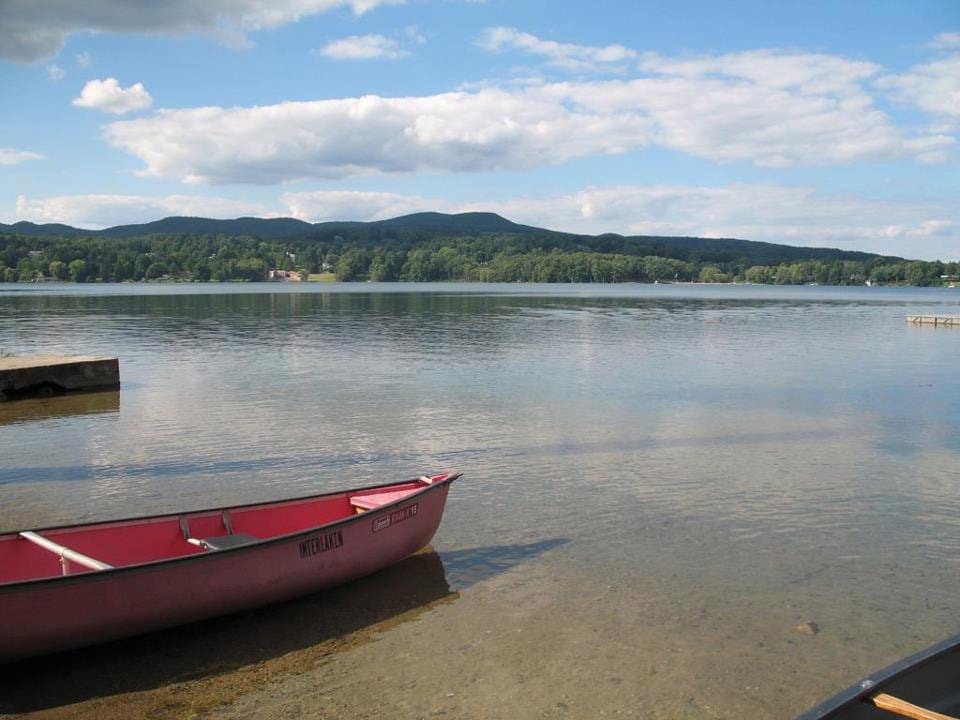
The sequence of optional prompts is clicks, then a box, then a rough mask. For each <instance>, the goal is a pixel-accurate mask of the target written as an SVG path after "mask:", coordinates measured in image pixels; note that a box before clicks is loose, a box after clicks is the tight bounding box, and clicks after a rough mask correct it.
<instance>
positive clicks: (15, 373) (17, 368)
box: [0, 355, 120, 402]
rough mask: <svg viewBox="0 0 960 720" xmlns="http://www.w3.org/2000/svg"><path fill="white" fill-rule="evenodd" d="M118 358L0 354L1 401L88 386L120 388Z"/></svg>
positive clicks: (64, 391)
mask: <svg viewBox="0 0 960 720" xmlns="http://www.w3.org/2000/svg"><path fill="white" fill-rule="evenodd" d="M119 389H120V361H119V360H118V359H117V358H109V357H90V356H84V355H78V356H61V355H34V356H32V357H5V358H0V402H2V401H4V400H17V399H19V398H24V397H36V396H44V395H58V394H62V393H70V392H79V391H89V390H119Z"/></svg>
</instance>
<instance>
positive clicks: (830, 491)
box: [0, 284, 960, 718]
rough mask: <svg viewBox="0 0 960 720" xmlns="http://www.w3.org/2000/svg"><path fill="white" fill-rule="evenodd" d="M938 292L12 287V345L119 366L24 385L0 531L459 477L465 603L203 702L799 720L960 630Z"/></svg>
mask: <svg viewBox="0 0 960 720" xmlns="http://www.w3.org/2000/svg"><path fill="white" fill-rule="evenodd" d="M915 312H923V313H936V312H940V313H950V314H958V313H960V291H950V290H945V289H929V290H923V289H902V290H901V289H876V288H873V289H847V288H815V287H801V288H775V287H744V286H739V287H733V286H729V287H726V286H645V285H614V286H610V285H607V286H526V285H525V286H515V285H508V286H489V285H430V286H418V285H388V284H385V285H373V286H372V285H314V284H311V285H292V284H291V285H285V286H277V285H250V286H237V285H214V286H209V285H188V286H187V285H178V286H155V285H154V286H135V285H117V286H99V285H90V286H75V285H64V286H22V285H0V349H2V350H5V351H7V352H16V353H18V354H29V353H40V352H43V353H72V354H113V355H118V356H119V357H120V358H121V374H122V380H123V389H122V391H121V392H120V393H119V396H118V395H117V394H110V393H108V394H105V395H99V394H98V395H97V396H93V395H91V396H78V397H74V398H50V399H45V400H36V401H23V402H18V403H7V404H5V405H0V453H2V456H0V527H10V528H12V527H26V526H34V527H35V526H42V525H50V524H56V523H61V522H63V523H66V522H74V521H87V520H92V519H98V518H109V517H117V516H128V515H137V514H153V513H158V512H162V511H165V510H179V509H184V508H187V507H205V506H215V505H222V504H238V503H241V502H251V501H256V500H261V499H273V498H276V497H280V496H295V495H298V494H303V493H305V492H312V491H320V490H324V489H328V488H331V489H332V488H337V487H343V486H345V485H346V486H356V485H361V484H364V483H367V482H379V481H385V480H388V479H393V478H404V477H408V476H412V475H416V474H419V473H420V472H424V471H439V470H443V469H448V468H456V469H459V470H461V471H463V472H464V473H465V477H464V479H463V480H462V481H459V482H458V483H457V484H456V486H455V488H454V489H453V491H452V493H451V496H450V502H449V505H448V509H447V513H446V516H445V519H444V523H443V525H442V526H441V529H440V531H439V533H438V534H437V537H436V538H435V541H434V547H435V549H436V550H437V551H438V557H439V559H440V565H441V572H442V574H443V577H444V578H445V579H444V582H446V583H448V584H449V589H450V591H451V592H452V593H455V594H456V593H459V594H456V595H455V597H454V598H453V599H450V598H447V599H446V600H445V601H444V602H440V603H433V601H432V600H428V601H425V604H424V607H423V608H421V610H422V612H417V613H414V614H413V615H414V616H413V617H410V618H409V619H410V622H397V623H388V624H386V625H382V620H383V618H382V617H381V616H382V615H383V613H382V612H381V613H380V614H379V615H374V616H371V618H370V624H371V627H373V626H376V628H378V629H377V630H376V633H377V634H376V638H375V639H376V641H375V642H370V643H356V644H350V643H347V644H346V645H343V646H342V647H341V646H337V647H336V648H333V649H331V650H330V651H329V652H327V653H325V654H323V655H322V658H323V659H322V660H318V656H317V654H316V653H314V654H313V655H305V656H304V659H303V662H302V663H299V664H297V663H295V664H293V665H292V666H290V664H289V663H287V664H284V665H282V666H281V665H279V664H277V663H278V662H279V661H278V658H279V657H281V656H283V657H287V656H288V655H289V653H290V652H294V653H305V652H306V650H305V649H304V648H303V647H300V646H299V645H298V646H297V647H295V648H293V649H289V648H288V649H286V650H284V651H283V652H280V651H277V652H273V651H265V654H263V655H262V656H258V657H257V658H256V660H250V661H249V662H248V663H247V664H246V665H244V664H243V663H240V664H239V665H238V664H237V663H233V664H231V665H229V666H225V667H224V668H221V669H219V670H217V671H216V672H199V671H196V668H194V669H193V670H194V671H196V672H199V677H200V679H196V677H195V675H191V677H194V680H192V681H191V682H192V683H193V685H190V687H192V688H193V689H194V690H197V687H201V686H204V683H209V682H212V680H210V679H209V678H210V677H212V676H213V675H216V676H217V677H218V678H220V680H221V681H222V679H223V677H227V678H229V677H231V676H232V674H236V675H237V682H238V683H240V682H246V680H243V678H245V677H246V676H245V675H243V672H246V671H245V670H243V669H242V668H244V667H247V665H251V664H256V663H259V664H261V665H263V667H266V668H270V667H274V666H275V670H276V671H275V672H272V674H271V673H267V675H265V676H264V678H265V679H264V681H263V682H262V683H260V684H256V683H254V684H252V685H250V686H249V687H245V688H243V692H239V691H238V692H237V693H234V695H231V700H230V703H229V705H228V706H227V707H225V708H220V709H217V708H213V707H210V706H207V705H203V706H202V713H201V714H210V713H213V714H216V713H222V714H224V716H225V717H237V716H241V717H260V716H266V717H287V716H295V713H297V712H302V713H303V714H305V715H311V714H312V715H321V716H327V717H344V718H346V717H431V716H434V715H437V714H440V713H445V714H446V716H447V717H503V718H518V717H531V718H534V717H600V716H602V715H611V716H614V715H617V714H620V715H622V716H635V717H664V718H668V717H673V718H676V717H691V718H692V717H697V718H703V717H742V716H744V715H745V714H749V715H752V716H753V717H791V716H792V715H794V714H796V713H798V712H800V711H801V710H803V709H805V707H807V706H809V705H812V704H813V703H814V702H816V701H817V700H819V699H820V698H821V697H822V696H823V695H826V694H830V693H831V692H832V691H833V690H835V689H839V688H840V687H841V686H843V685H845V684H848V683H850V682H852V681H853V680H855V679H857V677H858V676H861V675H864V674H866V673H867V672H869V671H870V670H872V669H875V668H876V667H878V666H881V665H884V664H886V663H887V662H889V661H892V660H893V659H896V658H898V657H900V656H902V655H904V654H906V653H908V652H910V651H913V650H916V649H919V648H921V647H923V646H924V645H926V644H929V643H931V642H933V641H936V640H939V639H941V638H943V637H945V636H947V635H950V634H953V633H956V632H960V614H958V610H960V601H958V600H957V598H960V574H958V572H957V570H958V559H960V432H958V430H960V384H958V383H957V380H956V378H957V367H958V364H960V360H958V358H960V331H957V330H952V329H944V328H936V329H935V328H931V327H911V326H908V325H907V324H906V323H905V322H904V316H905V315H907V314H910V313H915ZM379 587H380V590H378V592H381V593H382V592H384V590H383V585H382V583H381V585H380V586H379ZM361 591H362V588H361V589H360V590H356V592H361ZM398 592H401V590H398ZM445 597H446V596H445ZM264 612H268V613H269V611H264ZM276 612H282V611H276ZM403 612H405V613H407V614H408V615H409V614H410V613H408V612H407V610H404V611H403ZM404 617H406V615H404ZM806 621H812V622H815V623H816V624H817V625H818V626H819V627H820V632H819V633H818V634H817V635H815V636H813V637H808V636H804V635H800V634H798V633H796V632H794V631H793V628H794V626H796V625H797V624H798V623H801V622H806ZM264 622H267V621H264ZM378 623H379V624H378ZM358 625H362V623H357V622H355V621H354V622H352V623H351V624H350V625H349V626H348V627H345V628H344V629H343V634H344V635H349V634H351V633H354V634H355V633H356V632H357V626H358ZM381 625H382V626H381ZM327 635H329V633H328V634H327ZM327 635H324V640H326V639H329V638H328V637H327ZM196 642H198V643H201V644H202V643H203V639H202V638H200V639H198V640H197V641H196ZM237 642H241V640H240V639H239V638H238V639H237ZM320 642H321V641H320V640H317V643H320ZM137 647H138V646H137V645H136V644H134V645H125V646H124V648H125V650H124V652H126V653H132V654H134V655H135V654H136V652H137ZM324 647H325V646H324ZM184 654H187V655H189V652H185V653H184ZM244 657H246V655H245V656H244ZM61 662H68V663H69V662H71V661H70V660H66V661H61ZM259 666H260V665H258V667H259ZM238 668H240V669H238ZM185 672H186V673H189V672H191V669H190V668H189V667H186V668H185V667H180V666H176V665H171V666H169V673H167V676H165V675H164V673H163V672H160V673H159V674H158V675H157V676H156V677H155V678H153V679H152V680H151V681H150V682H149V683H146V684H145V685H144V686H143V687H139V686H138V687H136V688H133V689H131V688H126V687H122V688H120V689H119V690H118V689H117V688H115V687H114V688H113V689H112V690H111V689H109V688H107V687H104V688H103V689H101V690H100V691H94V692H93V693H92V694H93V695H94V696H97V695H99V696H112V695H116V696H117V697H126V696H125V695H124V693H129V692H134V691H135V692H138V693H147V694H150V693H153V694H156V693H158V692H161V691H160V690H159V689H158V688H162V687H163V686H164V684H165V681H169V684H170V685H171V686H172V685H176V686H177V688H178V692H188V690H189V689H188V690H182V688H181V687H180V685H179V684H178V683H180V682H181V678H180V676H181V675H182V674H183V673H185ZM265 672H266V671H265ZM238 673H239V674H238ZM198 692H199V691H198ZM51 697H52V695H51ZM127 699H129V698H127ZM72 700H74V701H75V700H77V698H72ZM97 702H100V703H102V702H104V700H103V697H100V699H99V700H98V701H97ZM54 705H56V702H55V701H54V700H52V699H51V700H50V701H49V702H46V703H44V702H38V701H36V699H35V698H34V700H33V701H31V702H24V703H20V704H17V703H13V704H12V705H10V706H9V707H4V706H3V705H2V704H0V711H3V710H8V711H12V710H40V711H42V712H55V711H57V708H55V707H53V706H54ZM45 706H50V707H45ZM71 707H72V708H73V710H72V712H73V711H77V708H76V706H71ZM96 708H97V710H98V711H100V710H102V709H103V706H102V705H97V706H96ZM59 711H61V712H63V711H64V710H63V708H62V707H61V708H59ZM151 712H160V714H161V715H163V714H164V711H163V710H162V708H161V709H160V710H157V709H156V708H154V709H153V710H152V711H151ZM177 712H179V711H175V710H169V713H170V715H171V716H176V713H177Z"/></svg>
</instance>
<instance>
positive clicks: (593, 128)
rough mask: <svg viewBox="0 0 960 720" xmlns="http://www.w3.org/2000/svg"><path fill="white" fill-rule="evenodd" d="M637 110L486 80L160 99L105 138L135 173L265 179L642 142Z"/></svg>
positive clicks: (493, 163) (563, 156) (549, 154)
mask: <svg viewBox="0 0 960 720" xmlns="http://www.w3.org/2000/svg"><path fill="white" fill-rule="evenodd" d="M649 125H650V123H649V121H648V120H647V119H646V118H644V117H643V116H641V115H639V114H629V113H613V114H609V113H595V112H589V111H579V110H573V109H569V108H566V107H564V106H563V102H562V101H558V100H557V99H555V98H553V97H548V96H538V95H535V94H525V93H509V92H504V91H502V90H496V89H490V90H482V91H480V92H476V93H465V92H459V93H443V94H440V95H432V96H425V97H408V98H382V97H378V96H373V95H371V96H366V97H360V98H349V99H344V100H321V101H315V102H286V103H281V104H279V105H268V106H263V107H253V108H229V109H225V108H218V107H207V108H195V109H189V110H161V111H160V112H159V113H158V114H157V115H155V116H154V117H151V118H145V119H141V120H133V121H125V122H115V123H112V124H111V125H108V126H107V128H106V137H107V138H108V140H109V141H110V142H111V143H112V144H113V145H115V146H116V147H120V148H123V149H124V150H127V151H128V152H130V153H132V154H134V155H136V156H138V157H140V158H141V159H142V160H143V161H144V162H145V163H146V169H145V170H144V172H143V174H145V175H150V176H157V177H172V178H179V179H181V180H184V181H186V182H192V183H236V182H240V183H276V182H284V181H288V180H293V179H297V178H342V177H348V176H354V175H363V174H369V173H375V172H387V173H392V172H414V171H477V170H497V169H517V168H532V167H537V166H540V165H544V164H550V163H557V162H563V161H564V160H567V159H569V158H573V157H579V156H583V155H592V154H598V153H613V152H622V151H623V150H624V149H627V148H629V147H633V146H636V145H637V144H639V143H642V142H644V141H645V138H646V135H647V134H648V128H649Z"/></svg>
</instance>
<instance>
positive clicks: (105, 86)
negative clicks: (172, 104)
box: [73, 78, 153, 115]
mask: <svg viewBox="0 0 960 720" xmlns="http://www.w3.org/2000/svg"><path fill="white" fill-rule="evenodd" d="M73 104H74V105H75V106H76V107H83V108H90V109H91V110H100V111H102V112H106V113H111V114H113V115H125V114H126V113H128V112H133V111H134V110H143V109H144V108H148V107H150V106H151V105H152V104H153V98H152V97H150V93H148V92H147V90H146V88H145V87H143V83H134V84H133V85H131V86H130V87H128V88H122V87H120V83H118V82H117V79H116V78H107V79H106V80H91V81H89V82H88V83H87V84H86V85H84V86H83V90H82V91H81V93H80V97H78V98H74V100H73Z"/></svg>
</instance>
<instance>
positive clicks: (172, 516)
mask: <svg viewBox="0 0 960 720" xmlns="http://www.w3.org/2000/svg"><path fill="white" fill-rule="evenodd" d="M460 475H461V474H460V473H449V474H446V477H443V478H442V479H439V480H437V481H436V482H433V483H432V484H429V485H423V486H421V487H419V488H418V489H416V490H415V491H414V492H411V493H409V494H407V495H405V496H404V497H401V498H398V499H396V500H394V501H392V502H389V503H386V504H384V505H382V506H380V507H378V508H377V511H378V512H380V511H381V510H389V509H391V508H394V507H396V506H397V505H400V504H402V503H403V502H405V501H407V500H409V499H413V498H416V497H419V496H422V495H424V494H426V493H429V492H430V491H431V490H435V489H436V488H438V487H442V486H446V485H449V484H450V483H452V482H453V481H454V480H456V479H458V478H459V477H460ZM417 482H418V480H417V479H414V480H408V481H401V482H397V481H394V482H387V483H381V484H377V485H365V486H362V487H358V488H351V489H347V490H334V491H329V492H323V493H314V494H310V495H303V496H298V497H293V498H283V499H280V500H273V501H267V502H263V501H261V502H252V503H244V504H241V505H230V506H223V505H221V506H216V507H208V508H204V509H199V510H188V511H183V512H174V513H166V514H163V515H143V516H133V517H127V518H118V519H111V520H98V521H92V522H86V523H78V524H74V525H49V526H44V527H37V528H30V531H31V532H33V533H38V534H47V533H56V532H66V531H83V530H97V529H107V528H120V527H138V526H142V525H148V524H152V523H160V522H164V521H167V522H169V521H172V520H178V519H179V518H181V517H187V518H193V517H199V516H205V515H211V514H214V513H222V512H223V511H228V512H234V511H244V510H258V509H266V508H280V507H284V506H289V505H295V504H298V503H303V502H307V501H311V500H317V501H322V500H326V499H335V498H337V497H344V498H349V497H351V496H354V495H357V494H360V493H369V492H370V491H376V490H382V489H385V488H395V487H397V486H400V485H404V484H412V483H417ZM362 517H363V516H362V515H355V514H349V515H344V516H343V517H339V518H336V519H333V520H330V521H327V522H323V523H317V524H313V525H310V526H309V527H304V528H301V529H297V530H294V531H292V532H286V533H281V534H277V535H273V536H270V537H263V538H258V539H257V542H255V543H252V544H250V545H241V546H238V547H232V548H225V549H222V550H217V551H216V553H204V552H197V553H191V554H186V555H180V556H176V557H157V558H155V559H152V560H147V561H143V562H136V563H125V564H119V565H116V566H113V567H110V569H108V570H101V571H98V572H95V573H91V572H75V573H73V574H70V575H60V574H57V575H48V576H44V577H36V578H27V579H22V580H13V581H3V580H0V594H2V593H4V592H9V591H15V590H19V589H22V588H24V587H25V586H28V585H29V586H35V585H39V584H42V583H57V584H66V583H70V582H76V581H83V580H88V579H91V578H93V577H97V576H101V575H104V574H109V575H111V576H112V575H116V574H119V573H126V572H132V571H136V570H142V569H152V568H155V567H156V566H158V565H167V564H174V563H181V562H187V561H194V562H199V561H203V560H205V559H209V558H213V557H222V556H224V555H226V554H231V553H238V552H242V551H245V550H247V551H249V550H251V549H256V548H262V547H267V546H270V545H273V544H276V543H282V542H289V541H291V540H295V539H296V538H297V537H298V536H307V535H311V534H314V533H317V532H321V531H329V530H335V529H337V528H341V527H344V526H346V525H350V524H352V523H355V522H359V521H361V520H362ZM21 532H24V530H22V529H20V530H4V531H0V542H3V541H8V540H11V539H15V538H17V537H18V535H19V534H20V533H21Z"/></svg>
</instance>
